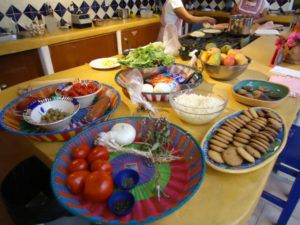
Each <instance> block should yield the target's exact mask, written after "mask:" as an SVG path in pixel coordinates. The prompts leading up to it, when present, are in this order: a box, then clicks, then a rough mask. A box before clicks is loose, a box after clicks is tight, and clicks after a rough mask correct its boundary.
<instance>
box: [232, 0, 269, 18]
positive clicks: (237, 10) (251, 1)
mask: <svg viewBox="0 0 300 225" xmlns="http://www.w3.org/2000/svg"><path fill="white" fill-rule="evenodd" d="M235 2H236V4H235V5H234V7H233V9H232V11H231V13H232V14H243V15H248V16H253V17H254V20H253V23H264V22H265V21H266V20H267V14H268V8H269V6H270V4H269V3H268V2H267V0H235Z"/></svg>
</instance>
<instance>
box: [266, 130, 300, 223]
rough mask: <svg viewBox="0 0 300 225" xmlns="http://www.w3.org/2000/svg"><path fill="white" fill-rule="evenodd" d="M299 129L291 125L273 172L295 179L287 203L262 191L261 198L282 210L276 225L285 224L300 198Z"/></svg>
mask: <svg viewBox="0 0 300 225" xmlns="http://www.w3.org/2000/svg"><path fill="white" fill-rule="evenodd" d="M299 143H300V127H298V126H296V125H292V127H291V129H290V132H289V136H288V140H287V144H286V146H285V148H284V150H283V151H282V152H281V154H280V155H279V157H278V159H277V161H276V164H275V166H274V169H273V170H275V171H276V170H277V171H281V172H283V173H286V174H288V175H290V176H293V177H295V181H294V183H293V185H292V188H291V190H290V192H289V195H288V199H287V201H284V200H282V199H280V198H278V197H277V196H275V195H273V194H271V193H269V192H267V191H263V193H262V197H263V198H265V199H266V200H268V201H270V202H272V203H273V204H275V205H277V206H279V207H281V208H282V212H281V214H280V217H279V219H278V221H277V225H284V224H287V222H288V220H289V218H290V216H291V215H292V213H293V211H294V209H295V207H296V205H297V203H298V200H299V196H300V173H299V170H300V144H299Z"/></svg>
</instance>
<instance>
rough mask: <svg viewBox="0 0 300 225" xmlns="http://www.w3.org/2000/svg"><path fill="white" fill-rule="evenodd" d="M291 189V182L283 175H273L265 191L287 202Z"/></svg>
mask: <svg viewBox="0 0 300 225" xmlns="http://www.w3.org/2000/svg"><path fill="white" fill-rule="evenodd" d="M290 189H291V182H290V181H289V180H287V179H286V178H285V177H282V176H281V175H278V174H275V173H271V175H270V177H269V179H268V182H267V184H266V186H265V188H264V190H265V191H267V192H269V193H272V194H274V195H276V196H277V197H279V198H281V199H282V200H287V196H288V194H289V192H290Z"/></svg>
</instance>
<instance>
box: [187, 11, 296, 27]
mask: <svg viewBox="0 0 300 225" xmlns="http://www.w3.org/2000/svg"><path fill="white" fill-rule="evenodd" d="M191 14H193V15H194V16H211V17H215V18H223V19H227V18H229V17H230V13H229V12H224V11H201V10H194V11H191ZM293 18H294V17H293V15H274V14H269V15H268V16H267V20H268V21H273V22H275V23H283V24H290V23H291V22H293Z"/></svg>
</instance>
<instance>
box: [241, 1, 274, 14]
mask: <svg viewBox="0 0 300 225" xmlns="http://www.w3.org/2000/svg"><path fill="white" fill-rule="evenodd" d="M241 1H246V4H249V5H251V6H255V5H256V2H250V1H247V0H235V2H236V4H237V5H238V6H239V5H240V2H241ZM262 4H263V6H262V7H261V10H260V12H259V13H262V12H263V11H264V10H265V9H268V8H269V7H270V3H269V2H268V1H267V0H263V3H262Z"/></svg>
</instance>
